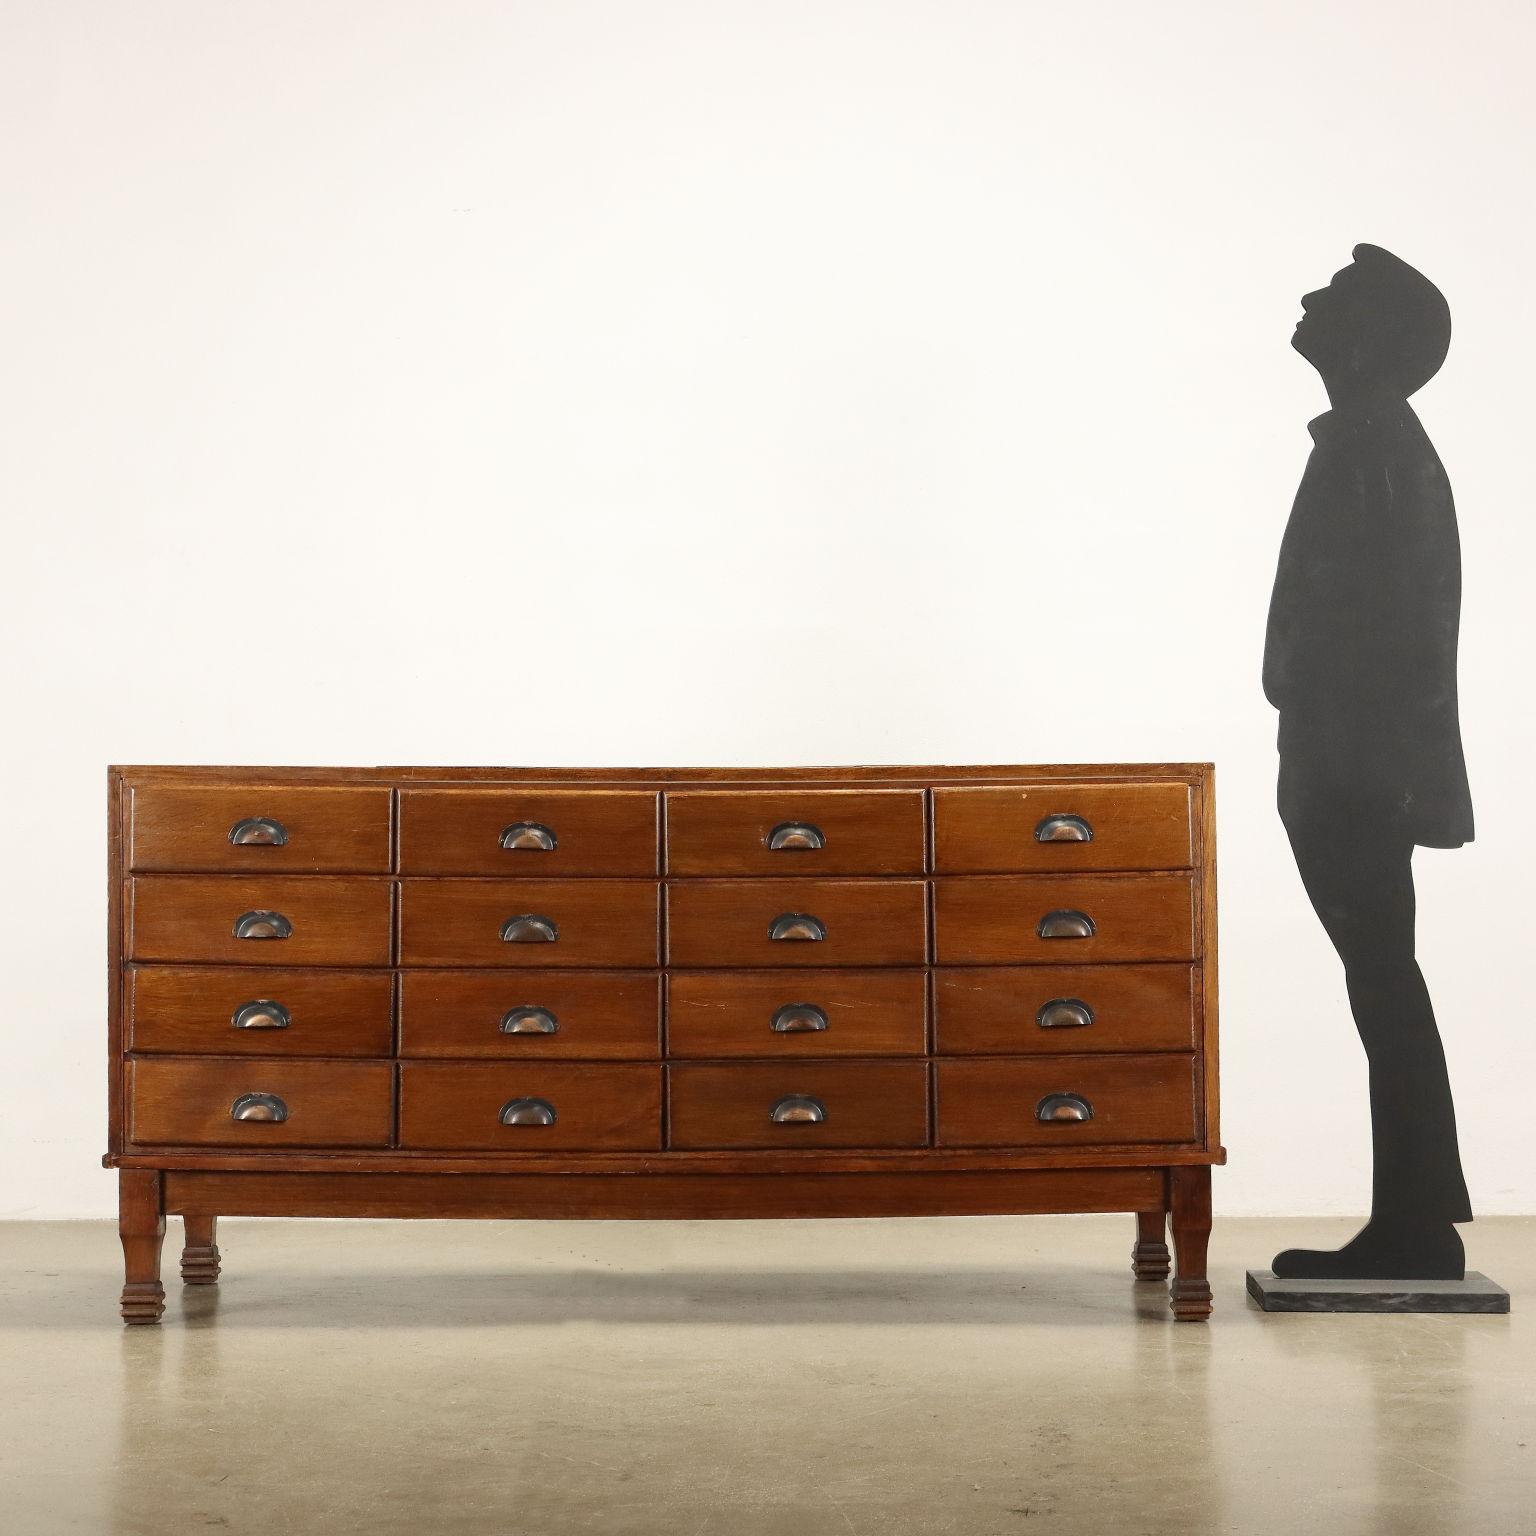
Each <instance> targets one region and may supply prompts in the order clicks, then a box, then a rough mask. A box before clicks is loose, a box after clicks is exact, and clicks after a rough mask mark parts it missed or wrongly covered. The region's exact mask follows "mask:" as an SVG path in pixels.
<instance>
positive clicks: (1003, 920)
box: [933, 875, 1195, 965]
mask: <svg viewBox="0 0 1536 1536" xmlns="http://www.w3.org/2000/svg"><path fill="white" fill-rule="evenodd" d="M933 910H934V953H935V955H936V956H937V960H938V963H939V964H940V965H1006V964H1008V963H1009V962H1012V961H1026V962H1032V963H1036V964H1042V965H1045V964H1051V965H1062V964H1077V963H1078V962H1080V961H1098V960H1117V961H1118V960H1192V959H1194V957H1195V921H1194V892H1193V887H1192V885H1191V882H1190V877H1189V876H1188V875H1083V876H1081V877H1076V876H1063V875H1036V876H1028V875H1025V876H1018V877H1015V878H1006V877H997V876H977V877H975V878H971V879H967V878H958V879H953V880H936V881H935V882H934V893H933ZM1084 919H1086V921H1084ZM1090 930H1091V931H1090ZM1051 933H1054V934H1056V935H1057V936H1055V937H1050V936H1047V935H1048V934H1051Z"/></svg>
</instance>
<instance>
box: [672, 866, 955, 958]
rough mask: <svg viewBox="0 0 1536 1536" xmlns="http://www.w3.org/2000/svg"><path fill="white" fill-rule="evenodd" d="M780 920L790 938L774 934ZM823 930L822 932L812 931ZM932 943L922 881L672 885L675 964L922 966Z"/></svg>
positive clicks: (705, 882) (731, 881) (780, 929)
mask: <svg viewBox="0 0 1536 1536" xmlns="http://www.w3.org/2000/svg"><path fill="white" fill-rule="evenodd" d="M796 919H804V920H805V921H798V922H797V921H796ZM776 925H777V931H778V932H779V933H780V934H781V935H783V934H787V935H789V936H787V937H784V936H781V937H778V938H774V937H772V936H771V935H772V934H773V933H774V932H775V930H776ZM817 933H819V934H821V935H823V936H822V937H820V938H816V937H811V936H810V935H814V934H817ZM802 934H803V935H807V936H806V937H799V936H797V935H802ZM927 948H928V922H927V900H926V892H925V889H924V886H923V883H922V882H921V881H920V880H793V881H790V880H700V881H696V882H692V883H686V882H685V883H682V884H675V885H669V886H668V887H667V949H668V953H669V956H670V960H671V963H672V964H673V965H708V966H716V965H718V966H781V965H782V966H823V965H829V966H837V965H844V966H850V965H922V964H923V962H924V960H925V958H926V956H927Z"/></svg>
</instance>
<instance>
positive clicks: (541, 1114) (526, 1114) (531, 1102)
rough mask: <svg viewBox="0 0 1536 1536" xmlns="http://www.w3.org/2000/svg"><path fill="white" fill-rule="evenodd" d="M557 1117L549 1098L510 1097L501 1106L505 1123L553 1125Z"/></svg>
mask: <svg viewBox="0 0 1536 1536" xmlns="http://www.w3.org/2000/svg"><path fill="white" fill-rule="evenodd" d="M557 1118H558V1116H557V1115H556V1114H555V1106H554V1105H553V1104H551V1103H550V1102H549V1100H548V1099H508V1100H507V1102H506V1103H505V1104H503V1105H502V1106H501V1123H502V1124H503V1125H553V1124H554V1123H555V1121H556V1119H557Z"/></svg>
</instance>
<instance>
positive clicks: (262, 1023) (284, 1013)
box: [229, 999, 293, 1029]
mask: <svg viewBox="0 0 1536 1536" xmlns="http://www.w3.org/2000/svg"><path fill="white" fill-rule="evenodd" d="M229 1022H230V1023H231V1024H232V1025H233V1026H234V1027H235V1028H236V1029H287V1028H288V1026H289V1025H290V1024H292V1023H293V1015H292V1014H291V1013H289V1012H288V1010H287V1009H286V1008H284V1007H283V1005H282V1004H281V1003H270V1002H266V1001H265V1000H263V999H256V1000H255V1001H253V1002H249V1003H242V1004H241V1005H240V1006H239V1007H238V1008H236V1009H235V1014H234V1017H233V1018H232V1019H231V1020H230V1021H229Z"/></svg>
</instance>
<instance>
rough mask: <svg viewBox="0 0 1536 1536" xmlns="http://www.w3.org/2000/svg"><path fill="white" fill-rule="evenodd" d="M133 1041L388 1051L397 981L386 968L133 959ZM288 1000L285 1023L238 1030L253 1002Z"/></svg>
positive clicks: (179, 1047)
mask: <svg viewBox="0 0 1536 1536" xmlns="http://www.w3.org/2000/svg"><path fill="white" fill-rule="evenodd" d="M128 999H129V1002H128V1016H129V1030H130V1033H129V1044H130V1047H131V1049H133V1050H135V1051H141V1052H150V1053H160V1054H167V1053H168V1054H172V1055H212V1056H388V1055H389V1054H390V1053H391V1051H392V1050H393V1042H394V1030H393V1019H394V987H393V983H392V981H391V979H390V975H389V973H388V972H387V971H335V970H292V969H275V970H274V969H268V968H265V967H263V968H260V969H248V968H246V967H244V966H179V965H178V966H170V965H164V966H161V965H155V966H134V967H133V968H131V969H130V970H129V972H128ZM256 1002H275V1003H279V1004H281V1005H282V1007H283V1008H284V1009H285V1010H286V1011H287V1013H288V1016H289V1023H288V1025H287V1027H286V1028H282V1029H237V1028H235V1026H234V1019H235V1016H236V1015H237V1014H238V1013H239V1011H240V1010H241V1009H242V1008H244V1007H245V1006H246V1004H248V1003H256Z"/></svg>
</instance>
